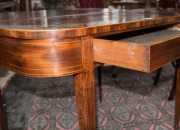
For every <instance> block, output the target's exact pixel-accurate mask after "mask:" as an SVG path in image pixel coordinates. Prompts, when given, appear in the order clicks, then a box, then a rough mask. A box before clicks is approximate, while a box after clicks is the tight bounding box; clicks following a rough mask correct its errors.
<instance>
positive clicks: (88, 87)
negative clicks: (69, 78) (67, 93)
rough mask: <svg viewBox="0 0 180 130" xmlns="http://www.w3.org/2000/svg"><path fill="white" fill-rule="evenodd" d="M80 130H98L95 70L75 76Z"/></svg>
mask: <svg viewBox="0 0 180 130" xmlns="http://www.w3.org/2000/svg"><path fill="white" fill-rule="evenodd" d="M74 83H75V91H76V102H77V108H78V117H79V126H80V130H95V129H96V111H95V88H94V69H93V68H92V69H89V70H85V71H84V72H82V73H79V74H76V75H74Z"/></svg>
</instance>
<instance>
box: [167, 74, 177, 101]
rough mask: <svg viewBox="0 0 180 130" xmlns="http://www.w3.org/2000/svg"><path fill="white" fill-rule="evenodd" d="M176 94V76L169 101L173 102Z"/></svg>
mask: <svg viewBox="0 0 180 130" xmlns="http://www.w3.org/2000/svg"><path fill="white" fill-rule="evenodd" d="M175 93H176V74H175V77H174V80H173V85H172V88H171V91H170V94H169V97H168V101H172V100H173V99H174V96H175Z"/></svg>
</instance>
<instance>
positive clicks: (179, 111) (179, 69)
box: [174, 59, 180, 130]
mask: <svg viewBox="0 0 180 130" xmlns="http://www.w3.org/2000/svg"><path fill="white" fill-rule="evenodd" d="M176 65H177V66H176V101H175V121H174V123H175V128H174V129H175V130H178V128H179V119H180V118H179V117H180V59H178V60H176Z"/></svg>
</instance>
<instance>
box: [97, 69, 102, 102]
mask: <svg viewBox="0 0 180 130" xmlns="http://www.w3.org/2000/svg"><path fill="white" fill-rule="evenodd" d="M101 71H102V68H101V66H99V67H98V68H97V75H98V88H99V100H100V102H101V101H102V73H101Z"/></svg>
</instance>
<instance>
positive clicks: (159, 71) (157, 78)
mask: <svg viewBox="0 0 180 130" xmlns="http://www.w3.org/2000/svg"><path fill="white" fill-rule="evenodd" d="M161 72H162V68H159V69H158V70H157V73H156V76H155V79H154V82H153V85H157V84H158V82H159V78H160V75H161Z"/></svg>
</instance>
